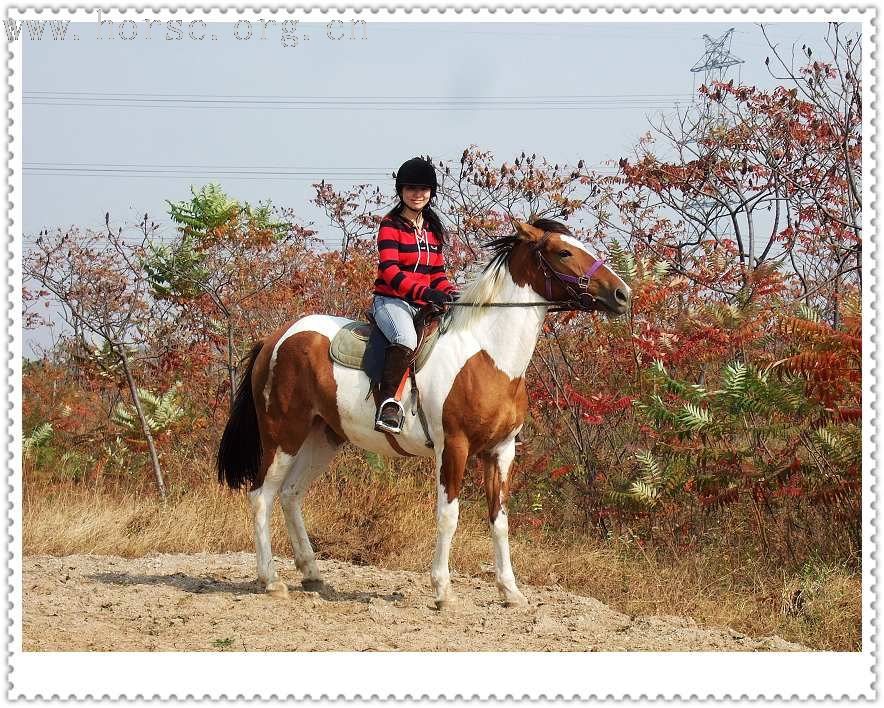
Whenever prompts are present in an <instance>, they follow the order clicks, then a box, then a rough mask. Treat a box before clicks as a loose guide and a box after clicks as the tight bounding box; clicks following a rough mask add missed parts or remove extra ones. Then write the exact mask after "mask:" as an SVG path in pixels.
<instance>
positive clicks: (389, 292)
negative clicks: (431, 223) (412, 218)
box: [374, 216, 456, 305]
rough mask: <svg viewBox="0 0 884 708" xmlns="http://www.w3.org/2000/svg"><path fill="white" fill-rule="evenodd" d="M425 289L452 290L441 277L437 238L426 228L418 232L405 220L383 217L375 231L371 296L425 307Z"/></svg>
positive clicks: (440, 246)
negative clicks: (375, 274) (375, 269)
mask: <svg viewBox="0 0 884 708" xmlns="http://www.w3.org/2000/svg"><path fill="white" fill-rule="evenodd" d="M427 288H435V289H436V290H441V291H442V292H445V293H448V292H451V291H453V290H456V288H455V286H454V285H453V284H452V283H451V282H450V281H449V280H448V278H447V277H446V275H445V261H444V259H443V257H442V243H441V242H440V240H439V236H438V235H437V234H435V233H434V232H433V231H430V230H429V229H428V228H427V227H426V225H424V227H423V228H422V229H421V230H420V232H419V233H418V232H416V230H415V228H414V225H413V224H411V223H409V222H408V221H407V220H406V219H403V218H401V217H399V218H396V217H389V216H388V217H385V218H384V220H383V221H382V222H381V227H380V229H379V230H378V277H377V279H376V280H375V281H374V292H375V294H377V295H386V296H388V297H399V298H402V299H403V300H407V301H408V302H411V303H413V304H415V305H425V304H426V300H424V299H423V294H424V293H425V292H426V290H427Z"/></svg>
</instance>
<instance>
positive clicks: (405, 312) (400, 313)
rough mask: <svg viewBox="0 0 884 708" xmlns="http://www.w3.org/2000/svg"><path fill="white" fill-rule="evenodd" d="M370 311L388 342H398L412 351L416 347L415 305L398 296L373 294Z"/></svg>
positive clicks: (416, 309)
mask: <svg viewBox="0 0 884 708" xmlns="http://www.w3.org/2000/svg"><path fill="white" fill-rule="evenodd" d="M371 311H372V314H373V315H374V320H375V322H377V323H378V327H379V328H380V330H381V332H383V333H384V336H385V337H386V338H387V340H388V341H389V342H390V344H399V345H401V346H403V347H408V348H409V349H411V350H412V351H414V349H415V347H417V332H415V331H414V316H415V315H416V314H417V311H418V308H417V307H415V306H414V305H410V304H409V303H407V302H405V300H400V299H399V298H398V297H386V296H385V295H375V296H374V301H373V302H372V305H371Z"/></svg>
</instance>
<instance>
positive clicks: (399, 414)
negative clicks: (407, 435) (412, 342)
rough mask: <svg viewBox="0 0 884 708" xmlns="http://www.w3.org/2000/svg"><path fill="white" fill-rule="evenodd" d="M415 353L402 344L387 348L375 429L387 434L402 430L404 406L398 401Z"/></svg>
mask: <svg viewBox="0 0 884 708" xmlns="http://www.w3.org/2000/svg"><path fill="white" fill-rule="evenodd" d="M413 354H414V352H413V351H412V350H411V349H409V348H408V347H403V346H402V345H401V344H390V345H389V346H387V351H386V357H385V359H384V375H383V376H382V377H381V386H380V400H381V403H380V405H379V406H378V416H377V419H376V420H375V424H374V429H375V430H380V431H381V432H386V433H394V434H395V433H398V432H399V431H400V430H402V420H403V418H404V417H405V414H404V411H403V410H402V406H401V405H400V404H399V401H398V400H397V399H398V398H400V397H401V396H402V389H403V388H404V387H405V380H406V376H407V374H408V363H409V362H410V361H411V357H412V355H413Z"/></svg>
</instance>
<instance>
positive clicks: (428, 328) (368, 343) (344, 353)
mask: <svg viewBox="0 0 884 708" xmlns="http://www.w3.org/2000/svg"><path fill="white" fill-rule="evenodd" d="M364 314H365V316H366V318H367V319H368V322H350V323H349V324H346V325H344V326H343V327H342V328H341V329H340V330H339V331H338V333H337V334H336V335H335V336H334V338H333V339H332V341H331V345H330V346H329V354H330V355H331V358H332V359H333V360H334V361H335V362H337V363H338V364H340V365H341V366H346V367H347V368H348V369H361V370H362V371H364V372H365V373H366V375H367V376H368V378H369V380H370V381H371V382H372V384H376V383H377V382H378V381H380V379H381V375H382V373H383V368H384V353H385V351H386V349H387V345H388V344H389V342H388V341H387V338H386V337H385V336H384V333H383V332H381V330H380V328H379V327H378V326H377V324H375V321H374V317H372V315H371V313H370V312H369V311H366V312H365V313H364ZM414 328H415V331H416V332H417V341H418V346H417V354H416V356H415V360H414V365H413V366H414V370H415V372H417V371H420V370H421V369H422V368H423V366H424V364H426V362H427V359H428V358H429V357H430V353H431V352H432V351H433V347H434V346H436V341H437V340H438V339H439V320H438V319H433V320H431V321H430V322H429V323H425V318H424V317H423V316H422V313H420V312H419V313H418V314H417V316H416V317H415V318H414Z"/></svg>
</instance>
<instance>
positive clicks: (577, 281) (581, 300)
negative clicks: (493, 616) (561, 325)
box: [534, 232, 605, 309]
mask: <svg viewBox="0 0 884 708" xmlns="http://www.w3.org/2000/svg"><path fill="white" fill-rule="evenodd" d="M550 235H551V234H550V233H549V232H544V234H543V238H542V239H540V242H539V243H538V244H537V246H535V248H534V253H535V254H536V255H537V260H538V261H539V262H540V264H541V268H542V269H543V276H544V278H545V279H546V299H547V300H552V278H553V277H554V278H555V279H556V280H558V281H559V282H560V283H562V284H563V285H564V286H565V290H567V291H568V293H569V294H570V295H571V297H572V298H573V299H574V302H575V304H576V305H577V306H578V307H580V308H581V309H587V308H589V306H590V305H592V303H593V302H594V301H595V298H594V297H593V296H592V295H591V294H590V292H589V281H590V280H592V276H593V275H595V273H596V272H597V271H598V270H599V268H601V267H602V266H603V265H605V259H604V258H599V259H598V260H597V261H596V262H595V263H593V264H592V265H591V266H589V268H587V269H586V272H584V273H583V275H580V276H577V275H569V274H568V273H561V272H559V271H557V270H556V269H555V268H553V267H552V266H551V265H550V263H549V261H547V260H546V258H544V257H543V255H542V254H541V253H540V250H541V249H542V248H543V246H544V245H545V244H546V242H547V240H548V239H549V237H550ZM551 276H552V277H551ZM569 283H571V284H573V285H576V286H577V291H576V292H575V291H574V288H572V287H570V286H569V285H568V284H569Z"/></svg>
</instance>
